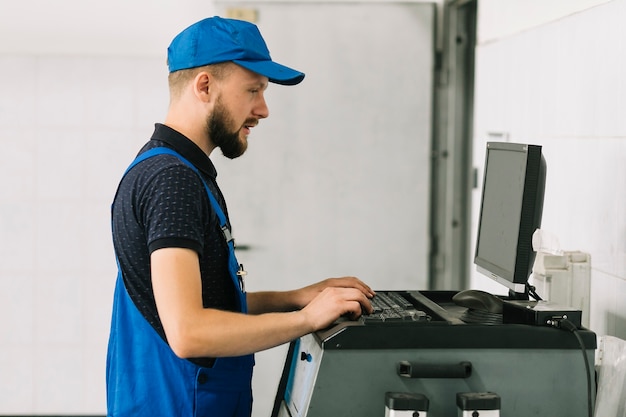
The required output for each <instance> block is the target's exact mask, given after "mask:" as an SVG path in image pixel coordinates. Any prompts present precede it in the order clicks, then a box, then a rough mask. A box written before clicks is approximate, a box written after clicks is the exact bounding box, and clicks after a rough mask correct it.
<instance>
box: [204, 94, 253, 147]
mask: <svg viewBox="0 0 626 417" xmlns="http://www.w3.org/2000/svg"><path fill="white" fill-rule="evenodd" d="M234 124H235V122H234V121H233V118H232V117H231V116H230V114H228V110H227V109H226V107H225V106H224V105H223V103H222V100H221V99H220V98H218V99H217V103H216V104H215V108H214V109H213V113H212V114H211V115H210V116H209V117H208V118H207V132H208V135H209V139H210V140H211V141H212V142H213V144H214V145H215V146H217V147H219V148H220V149H221V150H222V154H224V156H225V157H227V158H230V159H234V158H237V157H238V156H241V155H243V153H244V152H245V151H246V149H247V148H248V140H247V139H245V138H244V139H242V138H240V130H241V128H239V129H237V130H236V131H234V132H231V131H229V126H234Z"/></svg>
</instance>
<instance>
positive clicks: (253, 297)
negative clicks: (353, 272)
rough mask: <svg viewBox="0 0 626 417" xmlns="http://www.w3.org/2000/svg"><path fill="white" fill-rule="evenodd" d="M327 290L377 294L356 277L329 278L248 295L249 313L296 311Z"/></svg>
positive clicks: (369, 296) (368, 295)
mask: <svg viewBox="0 0 626 417" xmlns="http://www.w3.org/2000/svg"><path fill="white" fill-rule="evenodd" d="M326 288H355V289H358V290H359V291H361V292H362V293H363V294H365V296H366V297H368V298H371V297H373V296H374V294H375V292H374V291H373V290H372V289H371V288H370V287H369V286H368V285H367V284H365V283H364V282H362V281H361V280H359V279H358V278H355V277H342V278H328V279H326V280H324V281H321V282H318V283H316V284H313V285H309V286H307V287H304V288H300V289H298V290H292V291H261V292H252V293H247V299H248V312H249V313H250V314H262V313H271V312H278V311H294V310H299V309H301V308H304V307H305V306H307V305H308V304H309V303H310V302H311V301H312V300H313V299H314V298H315V297H317V296H318V295H319V294H320V293H321V292H322V291H324V289H326Z"/></svg>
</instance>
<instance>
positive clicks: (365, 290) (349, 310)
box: [300, 277, 375, 331]
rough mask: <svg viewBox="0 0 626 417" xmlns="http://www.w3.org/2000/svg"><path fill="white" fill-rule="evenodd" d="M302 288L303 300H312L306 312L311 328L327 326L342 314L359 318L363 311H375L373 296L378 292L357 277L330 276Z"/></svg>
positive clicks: (305, 309)
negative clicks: (372, 301)
mask: <svg viewBox="0 0 626 417" xmlns="http://www.w3.org/2000/svg"><path fill="white" fill-rule="evenodd" d="M300 291H301V295H302V297H303V300H307V299H308V302H306V305H305V306H304V308H303V309H302V313H303V314H305V317H306V320H307V322H308V323H309V324H310V326H311V331H316V330H320V329H323V328H326V327H328V326H329V325H330V324H332V323H333V322H334V321H335V320H337V319H338V318H339V317H342V316H345V317H348V318H350V319H352V320H356V319H357V318H359V317H360V316H361V314H363V313H368V314H369V313H371V312H372V304H371V303H370V301H369V299H370V298H372V297H373V296H374V295H375V292H374V291H373V290H372V289H371V288H370V287H369V286H368V285H366V284H365V283H363V282H362V281H361V280H359V279H357V278H354V277H344V278H329V279H327V280H324V281H321V282H319V283H317V284H313V285H310V286H308V287H305V288H302V289H301V290H300ZM309 297H313V298H309Z"/></svg>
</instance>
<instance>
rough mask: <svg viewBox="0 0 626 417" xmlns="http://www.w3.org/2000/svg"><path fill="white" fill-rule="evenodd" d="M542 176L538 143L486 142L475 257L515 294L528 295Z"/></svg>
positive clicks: (543, 165) (486, 271)
mask: <svg viewBox="0 0 626 417" xmlns="http://www.w3.org/2000/svg"><path fill="white" fill-rule="evenodd" d="M545 181H546V162H545V159H544V157H543V155H542V153H541V146H538V145H527V144H519V143H508V142H489V143H487V156H486V158H485V170H484V177H483V189H482V200H481V208H480V215H479V224H478V236H477V240H476V254H475V257H474V263H475V264H476V266H477V269H478V271H479V272H481V273H482V274H484V275H486V276H487V277H489V278H492V279H494V280H495V281H497V282H498V283H500V284H502V285H504V286H506V287H507V288H508V289H509V295H510V296H511V297H513V298H517V299H528V278H529V277H530V274H531V272H532V268H533V263H534V261H535V255H536V254H535V252H534V250H533V247H532V236H533V233H534V232H535V231H536V230H537V229H538V228H539V227H540V226H541V215H542V211H543V198H544V190H545Z"/></svg>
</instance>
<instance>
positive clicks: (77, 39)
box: [0, 0, 215, 56]
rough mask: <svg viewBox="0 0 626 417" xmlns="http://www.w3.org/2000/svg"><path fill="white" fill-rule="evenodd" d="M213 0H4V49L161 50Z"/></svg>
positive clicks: (0, 22)
mask: <svg viewBox="0 0 626 417" xmlns="http://www.w3.org/2000/svg"><path fill="white" fill-rule="evenodd" d="M214 10H215V9H214V6H213V1H210V0H204V1H201V0H107V1H93V0H57V1H49V0H0V53H1V54H17V55H22V54H56V55H58V54H70V55H78V54H79V55H116V56H119V55H121V56H127V55H132V56H136V55H140V56H158V55H162V54H164V53H165V49H166V48H167V45H168V44H169V42H170V41H171V39H172V38H173V37H174V36H175V35H176V34H177V33H178V32H180V30H181V29H182V28H184V27H186V26H188V25H190V24H192V23H194V22H195V21H197V20H200V19H201V18H203V17H208V16H211V15H213V14H214Z"/></svg>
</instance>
